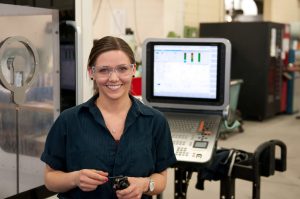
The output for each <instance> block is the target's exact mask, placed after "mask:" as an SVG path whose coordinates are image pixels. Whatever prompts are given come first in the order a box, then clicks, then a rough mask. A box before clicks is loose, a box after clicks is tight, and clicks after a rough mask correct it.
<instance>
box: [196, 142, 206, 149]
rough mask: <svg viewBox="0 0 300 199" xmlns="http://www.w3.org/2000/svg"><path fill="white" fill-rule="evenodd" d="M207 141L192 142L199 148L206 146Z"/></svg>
mask: <svg viewBox="0 0 300 199" xmlns="http://www.w3.org/2000/svg"><path fill="white" fill-rule="evenodd" d="M207 145H208V142H206V141H195V142H194V148H201V149H205V148H207Z"/></svg>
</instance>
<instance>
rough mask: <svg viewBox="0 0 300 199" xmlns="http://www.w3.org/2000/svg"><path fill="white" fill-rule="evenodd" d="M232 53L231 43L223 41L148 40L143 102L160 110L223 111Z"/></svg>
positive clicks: (209, 39)
mask: <svg viewBox="0 0 300 199" xmlns="http://www.w3.org/2000/svg"><path fill="white" fill-rule="evenodd" d="M230 50H231V49H230V43H229V41H228V40H226V39H220V38H215V39H213V38H198V39H148V40H146V41H145V43H144V45H143V60H142V63H143V68H142V70H143V89H142V93H143V97H142V99H143V101H144V103H146V104H149V105H151V106H154V107H157V108H176V109H196V110H206V109H207V110H222V109H224V107H225V106H226V105H227V104H228V101H229V99H228V89H229V79H230V76H229V75H230ZM226 92H227V93H226Z"/></svg>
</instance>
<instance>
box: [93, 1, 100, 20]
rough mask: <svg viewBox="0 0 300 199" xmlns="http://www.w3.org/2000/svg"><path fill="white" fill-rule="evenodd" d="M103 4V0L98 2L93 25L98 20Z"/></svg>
mask: <svg viewBox="0 0 300 199" xmlns="http://www.w3.org/2000/svg"><path fill="white" fill-rule="evenodd" d="M101 4H102V0H99V4H98V6H97V10H96V14H95V17H94V19H93V25H95V23H96V20H97V18H98V15H99V13H100V10H101Z"/></svg>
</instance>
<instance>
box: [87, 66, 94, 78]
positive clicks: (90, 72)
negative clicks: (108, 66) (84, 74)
mask: <svg viewBox="0 0 300 199" xmlns="http://www.w3.org/2000/svg"><path fill="white" fill-rule="evenodd" d="M88 73H89V77H90V78H91V80H93V79H94V73H93V69H92V67H89V68H88Z"/></svg>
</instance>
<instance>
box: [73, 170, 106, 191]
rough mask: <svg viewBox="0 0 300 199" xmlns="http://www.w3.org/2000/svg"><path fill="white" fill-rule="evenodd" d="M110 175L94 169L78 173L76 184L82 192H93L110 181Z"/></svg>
mask: <svg viewBox="0 0 300 199" xmlns="http://www.w3.org/2000/svg"><path fill="white" fill-rule="evenodd" d="M107 176H108V173H106V172H103V171H97V170H93V169H82V170H80V171H77V175H76V179H75V183H76V185H77V186H78V187H79V188H80V189H81V190H82V191H93V190H95V189H96V188H97V186H99V185H102V184H104V183H106V182H107V181H108V177H107Z"/></svg>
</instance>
